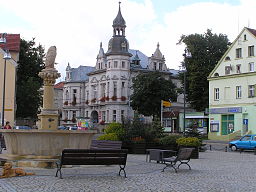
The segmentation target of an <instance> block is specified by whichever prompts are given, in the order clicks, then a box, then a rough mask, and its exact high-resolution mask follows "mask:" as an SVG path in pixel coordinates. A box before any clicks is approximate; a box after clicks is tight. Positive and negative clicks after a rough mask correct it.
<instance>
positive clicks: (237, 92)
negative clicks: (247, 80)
mask: <svg viewBox="0 0 256 192" xmlns="http://www.w3.org/2000/svg"><path fill="white" fill-rule="evenodd" d="M236 98H237V99H241V98H242V87H241V86H236Z"/></svg>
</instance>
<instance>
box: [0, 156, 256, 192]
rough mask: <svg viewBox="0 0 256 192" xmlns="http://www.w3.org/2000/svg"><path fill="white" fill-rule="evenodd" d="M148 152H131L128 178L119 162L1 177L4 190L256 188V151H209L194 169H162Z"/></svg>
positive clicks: (0, 188) (193, 163)
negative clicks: (57, 174)
mask: <svg viewBox="0 0 256 192" xmlns="http://www.w3.org/2000/svg"><path fill="white" fill-rule="evenodd" d="M145 158H146V157H145V155H128V165H127V167H126V172H127V178H124V177H120V176H118V175H117V174H118V171H119V167H118V166H79V167H78V166H77V167H73V168H64V169H63V179H59V178H56V177H55V171H56V170H55V169H31V168H30V169H28V168H27V169H26V171H29V172H35V173H36V176H25V177H15V178H7V179H0V191H1V192H5V191H6V192H9V191H10V192H14V191H24V192H30V191H36V192H37V191H38V192H39V191H42V192H51V191H72V192H82V191H90V192H94V191H95V192H105V191H106V192H107V191H111V192H123V191H129V192H144V191H145V192H151V191H154V192H155V191H166V192H170V191H171V192H176V191H177V192H182V191H189V192H192V191H199V192H201V191H202V192H205V191H211V192H228V191H230V192H231V191H232V192H236V191H237V192H238V191H243V192H247V191H256V174H255V172H256V161H255V160H256V156H255V155H253V153H241V154H240V153H239V152H222V151H206V152H201V153H200V159H193V160H191V163H190V165H191V167H192V170H188V169H187V167H186V165H182V166H181V167H180V169H179V170H178V173H175V172H174V170H173V169H166V170H165V172H161V170H162V168H163V167H164V165H163V164H157V163H155V162H153V161H152V162H151V163H148V162H145Z"/></svg>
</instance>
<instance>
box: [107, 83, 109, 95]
mask: <svg viewBox="0 0 256 192" xmlns="http://www.w3.org/2000/svg"><path fill="white" fill-rule="evenodd" d="M107 97H109V82H108V85H107Z"/></svg>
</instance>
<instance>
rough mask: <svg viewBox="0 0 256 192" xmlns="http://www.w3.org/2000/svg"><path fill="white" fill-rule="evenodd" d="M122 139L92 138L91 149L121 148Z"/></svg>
mask: <svg viewBox="0 0 256 192" xmlns="http://www.w3.org/2000/svg"><path fill="white" fill-rule="evenodd" d="M121 147H122V141H109V140H92V143H91V149H121Z"/></svg>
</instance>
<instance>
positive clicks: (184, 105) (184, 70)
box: [181, 48, 192, 134]
mask: <svg viewBox="0 0 256 192" xmlns="http://www.w3.org/2000/svg"><path fill="white" fill-rule="evenodd" d="M184 52H185V53H184V57H185V59H186V58H191V57H192V55H191V53H190V51H189V50H188V48H185V50H184ZM181 68H182V71H183V77H184V79H183V95H184V98H183V134H185V129H186V72H187V70H186V63H184V64H183V66H181Z"/></svg>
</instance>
